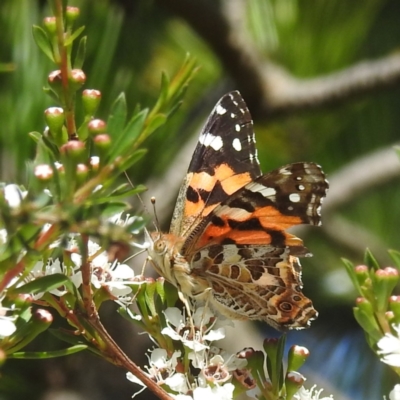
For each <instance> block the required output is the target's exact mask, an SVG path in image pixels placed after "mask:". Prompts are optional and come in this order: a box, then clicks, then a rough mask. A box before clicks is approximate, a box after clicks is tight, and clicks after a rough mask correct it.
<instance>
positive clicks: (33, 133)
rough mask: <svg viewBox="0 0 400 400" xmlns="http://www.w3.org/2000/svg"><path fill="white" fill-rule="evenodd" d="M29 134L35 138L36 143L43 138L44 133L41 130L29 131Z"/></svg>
mask: <svg viewBox="0 0 400 400" xmlns="http://www.w3.org/2000/svg"><path fill="white" fill-rule="evenodd" d="M28 135H29V136H30V137H31V138H32V139H33V141H34V142H35V143H39V141H40V139H41V138H42V136H43V135H42V134H41V133H40V132H36V131H33V132H29V133H28Z"/></svg>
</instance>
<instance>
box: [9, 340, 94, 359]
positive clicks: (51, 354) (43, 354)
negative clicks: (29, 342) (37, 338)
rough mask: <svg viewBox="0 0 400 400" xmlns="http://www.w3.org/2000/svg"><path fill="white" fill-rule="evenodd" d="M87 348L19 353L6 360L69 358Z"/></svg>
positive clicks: (10, 355) (82, 346)
mask: <svg viewBox="0 0 400 400" xmlns="http://www.w3.org/2000/svg"><path fill="white" fill-rule="evenodd" d="M87 348H88V346H86V345H84V344H79V345H76V346H71V347H68V348H66V349H63V350H54V351H37V352H30V351H19V352H16V353H13V354H9V355H8V356H7V358H18V359H25V360H28V359H36V360H37V359H44V358H55V357H63V356H69V355H70V354H74V353H78V352H79V351H82V350H86V349H87Z"/></svg>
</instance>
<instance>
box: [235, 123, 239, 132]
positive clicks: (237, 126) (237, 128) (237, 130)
mask: <svg viewBox="0 0 400 400" xmlns="http://www.w3.org/2000/svg"><path fill="white" fill-rule="evenodd" d="M235 131H236V132H240V125H239V124H236V125H235Z"/></svg>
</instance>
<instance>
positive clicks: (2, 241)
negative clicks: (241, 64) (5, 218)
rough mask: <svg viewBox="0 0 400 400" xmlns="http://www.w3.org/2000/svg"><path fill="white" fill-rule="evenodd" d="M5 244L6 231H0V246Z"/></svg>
mask: <svg viewBox="0 0 400 400" xmlns="http://www.w3.org/2000/svg"><path fill="white" fill-rule="evenodd" d="M6 243H7V230H6V229H0V245H2V244H6Z"/></svg>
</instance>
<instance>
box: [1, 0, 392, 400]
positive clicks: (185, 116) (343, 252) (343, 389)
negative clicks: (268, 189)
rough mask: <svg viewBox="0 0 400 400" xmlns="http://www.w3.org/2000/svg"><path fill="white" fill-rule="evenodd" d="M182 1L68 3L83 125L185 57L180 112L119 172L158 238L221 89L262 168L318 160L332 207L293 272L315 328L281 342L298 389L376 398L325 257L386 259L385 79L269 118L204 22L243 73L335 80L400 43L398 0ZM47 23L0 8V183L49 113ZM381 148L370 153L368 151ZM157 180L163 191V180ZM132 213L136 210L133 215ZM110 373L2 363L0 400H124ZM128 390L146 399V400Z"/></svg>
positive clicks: (37, 14) (132, 336)
mask: <svg viewBox="0 0 400 400" xmlns="http://www.w3.org/2000/svg"><path fill="white" fill-rule="evenodd" d="M182 3H184V2H181V1H177V0H168V1H167V0H158V1H156V0H154V1H151V0H130V1H129V0H125V1H123V0H119V1H117V0H114V1H111V0H108V1H107V0H97V1H74V0H71V1H70V2H69V3H68V4H69V5H74V6H78V7H80V9H81V14H80V18H79V23H78V25H85V26H86V29H85V34H86V35H88V48H87V58H86V62H85V65H84V71H85V73H86V75H87V78H88V79H87V83H86V85H85V88H92V89H98V90H100V91H101V92H102V96H103V100H102V104H101V108H100V110H99V112H98V117H100V118H104V119H107V115H108V111H109V109H110V106H111V104H112V102H113V101H114V100H115V98H116V97H117V95H118V94H119V93H120V92H122V91H123V92H125V93H126V97H127V102H128V106H129V108H130V110H133V108H134V107H135V104H136V103H140V104H141V105H143V106H146V105H148V106H150V105H152V104H153V103H154V101H155V100H156V98H157V95H158V90H159V85H160V77H161V72H162V71H165V72H167V73H168V74H169V75H172V74H173V73H174V71H177V70H178V68H179V66H180V65H181V64H182V62H183V60H184V58H185V55H186V54H187V53H190V54H191V55H192V56H194V57H195V58H196V59H197V62H198V65H199V67H200V68H199V71H198V73H197V74H196V75H195V77H194V79H193V81H192V84H191V85H190V87H189V89H188V92H187V95H186V97H185V101H184V103H183V104H182V106H181V108H180V109H179V110H178V111H177V112H176V113H175V114H174V116H173V117H172V118H171V120H170V121H169V122H168V123H167V124H166V125H165V126H164V127H163V128H161V129H160V130H158V131H157V132H156V133H155V134H154V135H153V136H152V137H151V138H150V140H148V142H147V143H145V146H146V147H147V148H148V149H149V151H148V155H147V156H146V158H145V159H144V160H143V161H142V162H141V163H140V164H138V165H135V169H134V170H132V171H130V177H131V179H132V181H133V182H135V183H145V184H146V183H147V184H148V187H149V192H150V195H151V194H153V193H157V194H158V196H157V197H158V203H159V206H160V210H162V212H161V211H159V213H160V215H159V217H160V219H161V220H162V221H163V224H164V225H165V229H167V228H168V222H169V219H170V215H171V212H172V207H173V202H174V200H175V198H176V194H177V191H178V188H179V184H180V181H181V179H182V177H183V176H184V173H185V172H186V168H187V165H188V162H189V160H190V156H191V152H192V151H193V150H194V145H195V140H196V136H197V134H198V132H199V130H200V128H201V124H202V123H203V122H204V120H205V118H206V117H207V115H208V113H209V112H210V111H211V109H212V108H213V106H214V104H215V102H216V101H217V100H218V98H219V97H220V96H221V95H222V94H224V93H225V92H228V91H229V90H234V89H239V90H241V92H242V94H243V96H244V98H245V100H246V101H247V102H248V104H249V107H250V111H251V112H252V114H253V116H254V122H255V130H256V134H257V146H258V151H259V158H260V162H261V165H262V168H263V170H264V171H268V170H270V169H273V168H276V167H279V166H281V165H283V164H286V163H290V162H295V161H302V160H304V161H314V162H317V163H319V164H321V165H322V167H323V169H324V170H325V172H326V173H327V175H328V179H331V183H332V200H330V193H328V198H327V209H326V213H325V215H324V213H323V224H324V225H323V226H322V227H321V228H307V229H306V230H302V232H301V236H302V238H303V239H304V240H305V243H306V245H307V247H308V248H309V249H310V250H311V251H312V252H313V254H314V257H313V258H311V259H306V260H304V261H303V262H302V264H303V281H304V286H305V289H304V291H305V293H306V294H307V295H308V296H309V297H311V298H312V299H313V302H314V304H315V307H316V308H317V309H318V310H319V312H320V318H319V319H318V320H317V321H315V322H314V324H313V326H312V328H311V329H309V330H308V331H307V332H301V333H297V332H293V333H290V334H289V341H292V342H293V343H297V344H307V346H308V347H309V349H310V350H311V352H312V356H311V357H310V360H309V363H308V364H309V365H310V367H309V370H307V373H310V374H312V376H310V378H309V382H310V384H311V383H312V382H313V381H314V380H316V381H320V382H322V383H321V385H322V386H323V385H324V384H325V387H326V390H325V392H324V394H326V395H327V394H329V393H330V392H331V391H332V392H334V393H335V398H336V399H345V398H347V396H348V398H352V399H355V400H357V399H374V398H382V396H383V394H386V395H387V394H388V392H389V389H390V388H391V387H392V386H393V382H394V381H393V377H392V375H391V374H390V371H389V369H388V368H386V367H384V366H383V365H380V363H379V361H377V360H376V359H375V358H374V357H373V355H372V352H371V351H370V350H369V349H368V348H367V346H366V345H365V344H364V339H363V334H362V332H361V329H360V328H358V326H357V325H356V323H355V322H354V320H353V317H352V306H353V304H354V300H355V296H356V294H355V290H354V289H353V288H352V287H351V284H350V280H349V279H348V277H347V276H346V273H345V270H344V267H343V265H342V263H341V261H340V258H341V257H346V258H349V259H351V260H352V261H354V262H355V263H361V262H362V259H363V250H364V249H365V248H366V247H369V248H371V249H372V250H373V252H374V254H375V255H376V256H377V258H378V259H379V261H380V262H381V263H382V265H383V266H384V265H387V264H388V263H389V262H390V259H389V257H388V256H387V253H386V249H388V248H395V249H400V243H399V224H400V188H399V186H400V185H399V178H400V164H399V166H397V164H396V162H395V161H393V159H395V157H396V156H395V152H394V150H390V149H391V148H392V146H393V145H395V144H396V142H399V136H400V135H399V126H400V112H399V105H400V90H399V89H400V85H398V84H397V85H396V79H393V81H392V82H391V83H390V84H382V85H379V84H377V85H375V87H372V88H371V89H370V90H364V88H363V87H360V88H359V90H356V89H357V88H356V89H355V90H354V91H353V93H352V94H351V95H344V94H341V93H340V92H339V93H338V94H337V95H336V96H332V99H331V101H327V102H326V103H325V104H319V103H318V100H317V99H316V100H315V102H313V101H312V99H311V100H310V104H309V105H308V106H307V107H295V106H293V107H288V108H287V109H285V110H283V111H282V110H280V111H279V110H278V109H277V108H276V107H275V108H274V102H273V99H272V101H271V103H268V102H269V100H270V99H269V98H268V97H261V96H260V93H257V91H255V90H253V89H252V87H250V86H251V84H249V86H247V84H246V82H247V81H251V80H252V79H253V77H252V76H250V75H249V76H243V75H240V74H237V73H235V63H236V62H238V63H239V60H237V61H236V60H235V59H234V58H233V59H232V58H230V57H229V55H227V54H226V52H225V50H226V49H225V48H224V43H222V44H221V41H223V40H224V38H223V37H222V36H221V32H222V31H223V30H221V29H222V28H223V26H222V25H218V24H219V22H218V21H219V20H218V19H215V16H218V17H219V18H221V19H222V20H224V18H226V20H228V21H230V23H231V26H230V28H231V29H232V32H233V33H234V34H235V35H238V36H239V37H242V38H244V40H243V43H241V42H237V43H236V45H237V47H238V49H239V51H238V52H239V53H240V54H242V56H243V57H244V58H243V59H241V60H240V62H241V63H242V62H244V63H245V64H246V62H247V60H246V59H245V57H246V55H247V54H248V50H249V49H248V48H247V47H246V46H248V45H249V44H250V45H251V52H252V54H254V52H255V53H256V54H257V59H256V60H250V59H249V60H248V61H249V64H251V62H255V64H256V65H257V66H258V68H260V69H261V70H262V69H263V68H264V67H265V68H268V65H278V66H280V67H281V68H283V69H284V70H285V71H286V73H287V74H288V75H289V76H291V78H293V79H299V80H301V81H300V82H303V84H304V85H307V84H311V82H313V79H314V78H320V77H324V76H329V74H332V73H335V72H337V71H340V70H341V71H343V73H344V74H345V73H346V71H347V70H348V69H349V68H351V67H355V66H357V65H359V63H360V62H362V61H366V60H369V61H372V60H379V59H382V60H385V59H386V58H387V57H388V56H390V55H393V54H394V55H395V54H396V52H397V51H398V45H399V43H400V24H399V18H400V2H398V1H397V0H363V1H361V0H354V1H345V0H318V1H306V0H251V1H239V0H231V1H230V0H226V1H221V2H218V1H211V0H210V1H207V0H196V1H193V0H192V1H190V0H187V1H186V3H189V4H190V3H192V4H190V6H187V4H186V5H183V6H182ZM190 7H193V9H192V10H191V9H190ZM48 15H50V12H49V9H48V5H47V2H45V1H38V0H2V1H1V2H0V71H1V73H0V179H1V180H2V181H7V182H18V183H24V184H27V182H26V181H25V174H24V170H25V164H26V162H27V160H30V159H32V158H33V157H34V143H33V141H32V140H31V139H30V138H29V137H28V135H27V134H28V132H30V131H33V130H36V131H42V130H43V128H44V118H43V111H44V109H45V108H46V107H49V106H52V105H56V104H54V102H53V101H52V99H50V98H49V97H47V96H46V95H45V94H44V92H43V90H42V87H43V86H44V85H45V84H46V81H47V75H48V73H49V72H50V71H51V70H52V69H54V66H53V65H51V64H50V61H49V60H47V59H46V57H45V56H44V55H43V54H42V53H41V52H40V51H39V49H38V48H37V47H36V45H35V44H34V41H33V38H32V31H31V27H32V25H33V24H37V25H40V24H41V21H42V20H43V18H44V17H45V16H48ZM207 24H209V28H207ZM204 27H206V28H204ZM270 63H273V64H270ZM382 65H383V66H384V65H385V63H384V62H383V63H382ZM382 68H383V67H382ZM250 70H251V68H250ZM382 71H383V72H382ZM382 71H378V73H384V68H383V69H382ZM398 75H400V74H399V73H398ZM397 81H399V79H397ZM269 84H270V85H272V86H273V85H276V87H275V89H274V90H272V91H271V92H270V93H272V94H273V93H279V85H280V84H281V82H280V81H279V79H276V80H272V81H271V82H269ZM260 89H261V88H260ZM305 92H307V91H305ZM263 93H264V94H265V93H267V94H268V91H264V92H263ZM272 94H271V96H272ZM295 101H296V99H295V98H294V100H293V102H295ZM299 108H300V109H299ZM78 117H79V115H78ZM192 143H193V145H191V144H192ZM185 145H186V147H185ZM382 150H385V151H386V152H385V153H379V151H382ZM380 154H383V155H380ZM372 156H375V158H371V157H372ZM379 157H381V158H379ZM361 161H363V163H361ZM350 167H352V168H351V169H350ZM171 168H173V170H171ZM341 171H344V172H342V173H340V172H341ZM171 177H172V182H173V184H170V182H171V181H170V180H167V179H171ZM369 178H371V179H369ZM174 185H175V186H174ZM342 190H343V191H342ZM137 206H138V210H139V208H140V205H139V204H138V205H137ZM140 267H141V265H140V266H138V268H140ZM112 311H113V310H106V312H105V318H106V320H109V321H111V322H109V326H110V327H111V328H110V329H111V330H112V333H114V334H115V336H116V337H117V339H118V338H119V340H120V341H121V342H122V343H123V344H124V346H125V347H126V350H127V352H128V353H130V354H131V355H132V356H134V357H136V359H137V360H139V361H138V362H139V363H140V362H145V360H144V361H143V360H142V361H140V355H138V354H136V353H137V350H135V346H137V342H138V341H139V340H143V338H140V339H139V337H138V335H137V333H132V332H131V331H130V329H131V328H130V327H127V326H126V325H125V323H124V322H121V321H119V322H115V321H114V319H115V318H119V317H118V316H115V315H112V314H113V312H112ZM109 314H110V315H109ZM258 328H259V330H260V331H263V333H264V334H266V333H267V334H271V333H272V332H271V331H264V330H265V329H266V328H265V327H264V326H261V325H260V326H258ZM113 331H114V332H113ZM228 335H229V333H228ZM48 340H51V339H50V338H45V339H43V341H42V342H41V343H40V342H39V343H38V344H37V345H38V346H39V347H41V348H42V349H43V347H46V345H47V344H48V343H46V341H48ZM135 343H136V344H135ZM248 345H249V346H251V343H248ZM147 346H150V344H149V343H148V344H147ZM115 370H116V368H114V367H112V366H108V365H105V362H103V361H101V362H99V361H98V360H94V357H93V356H90V355H89V356H87V357H86V356H84V355H81V354H79V355H76V356H73V357H70V358H69V359H68V360H60V361H59V360H51V361H46V362H45V361H36V362H32V363H31V362H25V361H14V362H10V363H8V364H7V365H6V367H5V368H3V373H2V377H1V380H0V399H1V400H3V399H7V400H8V399H26V398H30V399H45V400H50V399H54V400H55V399H62V397H57V396H60V393H62V394H65V393H67V394H68V393H69V394H70V395H71V396H75V397H71V399H77V400H78V399H99V400H102V399H114V398H119V399H125V398H126V399H128V398H130V396H131V395H132V394H133V392H134V391H135V389H136V388H135V387H133V385H132V384H130V383H128V382H127V381H126V380H125V378H124V371H119V370H117V371H115ZM305 373H306V372H305ZM142 396H143V397H141V398H150V394H149V393H146V394H144V395H142ZM65 399H67V397H65ZM68 399H69V397H68Z"/></svg>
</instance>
